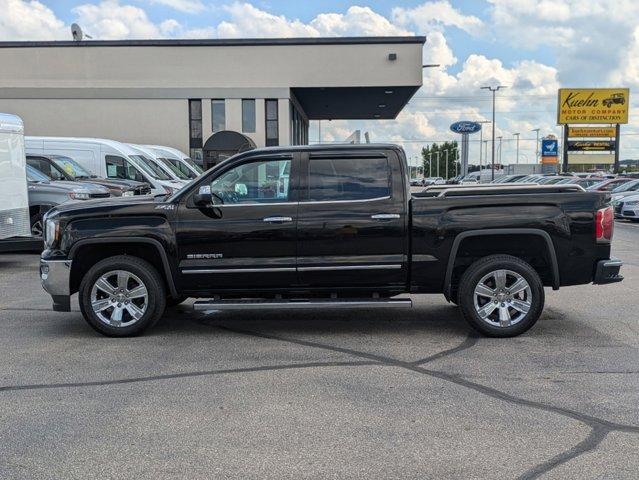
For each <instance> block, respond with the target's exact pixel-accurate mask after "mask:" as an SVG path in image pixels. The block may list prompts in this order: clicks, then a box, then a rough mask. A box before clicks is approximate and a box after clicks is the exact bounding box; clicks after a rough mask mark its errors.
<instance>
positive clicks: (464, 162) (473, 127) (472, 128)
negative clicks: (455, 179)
mask: <svg viewBox="0 0 639 480" xmlns="http://www.w3.org/2000/svg"><path fill="white" fill-rule="evenodd" d="M450 130H451V131H452V132H454V133H459V134H461V174H462V176H464V177H465V176H466V175H468V135H470V134H471V133H477V132H479V131H480V130H481V124H480V123H477V122H468V121H462V122H455V123H453V124H452V125H451V126H450ZM479 148H480V149H481V144H480V145H479Z"/></svg>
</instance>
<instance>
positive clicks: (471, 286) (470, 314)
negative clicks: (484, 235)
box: [458, 255, 545, 337]
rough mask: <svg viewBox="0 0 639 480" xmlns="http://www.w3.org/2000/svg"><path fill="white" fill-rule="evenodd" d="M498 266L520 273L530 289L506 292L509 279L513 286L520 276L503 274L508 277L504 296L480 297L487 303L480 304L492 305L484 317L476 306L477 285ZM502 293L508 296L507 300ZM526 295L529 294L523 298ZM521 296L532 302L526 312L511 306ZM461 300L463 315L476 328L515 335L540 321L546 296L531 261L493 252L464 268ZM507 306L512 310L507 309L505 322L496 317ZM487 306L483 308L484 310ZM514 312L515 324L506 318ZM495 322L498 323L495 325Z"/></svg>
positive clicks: (485, 333)
mask: <svg viewBox="0 0 639 480" xmlns="http://www.w3.org/2000/svg"><path fill="white" fill-rule="evenodd" d="M498 270H506V271H510V272H514V274H518V275H519V276H521V277H523V279H524V280H525V281H526V282H527V283H528V286H529V290H525V291H524V292H522V293H519V294H517V295H516V296H508V295H506V293H508V294H510V293H511V292H509V291H508V282H510V286H513V285H514V281H515V280H516V278H517V277H516V275H511V274H510V273H509V274H508V275H507V277H504V278H505V279H506V278H507V280H505V282H504V285H505V286H506V287H505V289H504V290H505V292H506V293H502V294H501V295H502V297H500V298H501V300H498V301H497V300H490V301H489V300H488V298H487V297H479V298H481V299H482V300H481V301H482V302H484V301H485V302H486V303H482V304H479V303H478V307H484V308H485V307H487V306H488V308H490V307H492V308H493V310H492V311H491V313H490V314H489V315H487V316H486V318H485V319H484V318H482V316H480V314H479V312H478V310H477V308H476V307H475V288H476V287H477V286H478V285H479V283H480V281H481V280H482V279H483V278H485V277H486V276H487V275H490V274H491V272H496V271H498ZM494 280H495V282H496V280H497V277H494ZM489 281H490V280H489ZM494 290H495V291H497V290H498V289H497V288H494ZM528 292H529V293H528ZM503 296H506V299H505V300H504V297H503ZM524 296H525V297H526V298H522V297H524ZM513 297H514V298H513ZM520 298H521V300H523V301H524V303H525V304H528V305H529V308H528V311H527V312H526V313H524V312H522V311H519V310H516V309H515V308H513V307H511V305H513V304H515V303H516V302H517V301H519V300H520ZM458 300H459V306H460V308H461V311H462V314H463V316H464V318H465V319H466V321H467V322H468V323H469V324H470V326H471V327H473V328H474V329H475V330H477V331H479V332H481V333H482V334H484V335H486V336H489V337H514V336H516V335H520V334H522V333H524V332H525V331H526V330H528V329H529V328H531V327H532V326H533V325H534V324H535V323H536V322H537V320H538V319H539V317H540V316H541V312H542V311H543V309H544V300H545V297H544V287H543V284H542V281H541V279H540V278H539V275H538V274H537V272H536V271H535V270H534V269H533V268H532V267H531V266H530V265H529V264H528V263H526V262H524V261H523V260H521V259H519V258H517V257H513V256H511V255H490V256H488V257H484V258H481V259H479V260H477V261H476V262H475V263H473V264H472V265H471V266H470V267H468V269H467V270H466V271H465V272H464V274H463V275H462V277H461V281H460V284H459V295H458ZM491 302H492V303H494V304H495V306H493V305H489V304H491ZM500 302H502V303H500ZM520 305H521V304H517V306H518V307H519V306H520ZM500 307H501V308H500ZM504 307H505V310H504V311H505V312H510V313H505V315H507V316H506V317H505V318H506V322H505V324H502V323H501V322H500V321H499V319H496V318H495V317H498V316H499V311H500V310H503V309H504ZM484 308H481V309H482V310H483V309H484ZM520 308H521V307H520ZM495 310H497V313H495ZM511 315H514V316H515V320H516V322H513V323H512V324H511V323H510V321H508V320H507V319H508V317H509V316H511ZM518 315H523V317H521V318H519V319H517V316H518ZM495 323H498V325H495ZM502 325H507V326H502Z"/></svg>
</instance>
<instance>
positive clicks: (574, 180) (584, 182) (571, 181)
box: [557, 176, 601, 189]
mask: <svg viewBox="0 0 639 480" xmlns="http://www.w3.org/2000/svg"><path fill="white" fill-rule="evenodd" d="M599 182H601V179H599V178H581V177H576V176H575V177H567V178H564V179H563V180H561V181H560V182H557V184H558V185H579V186H581V187H583V188H584V189H587V188H588V187H590V186H592V185H595V184H597V183H599Z"/></svg>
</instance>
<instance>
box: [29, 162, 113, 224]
mask: <svg viewBox="0 0 639 480" xmlns="http://www.w3.org/2000/svg"><path fill="white" fill-rule="evenodd" d="M26 173H27V182H28V192H29V222H30V229H31V234H32V235H33V236H36V237H41V236H42V232H43V230H42V227H43V222H42V218H43V216H44V214H45V213H46V212H47V211H49V210H50V209H51V208H52V207H55V206H56V205H61V204H63V203H66V202H69V201H72V200H93V199H98V198H108V197H110V196H111V194H110V193H109V190H108V189H107V188H106V187H103V186H101V185H94V184H92V183H76V182H68V181H65V180H61V181H50V180H49V177H47V176H46V175H44V174H43V173H41V172H40V171H38V170H36V169H35V168H33V167H32V166H30V165H27V168H26Z"/></svg>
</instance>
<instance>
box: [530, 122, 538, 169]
mask: <svg viewBox="0 0 639 480" xmlns="http://www.w3.org/2000/svg"><path fill="white" fill-rule="evenodd" d="M531 132H537V143H535V163H538V162H539V128H533V129H532V130H531Z"/></svg>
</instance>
